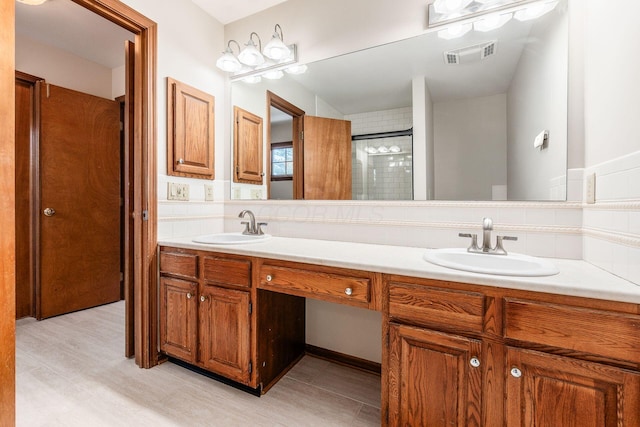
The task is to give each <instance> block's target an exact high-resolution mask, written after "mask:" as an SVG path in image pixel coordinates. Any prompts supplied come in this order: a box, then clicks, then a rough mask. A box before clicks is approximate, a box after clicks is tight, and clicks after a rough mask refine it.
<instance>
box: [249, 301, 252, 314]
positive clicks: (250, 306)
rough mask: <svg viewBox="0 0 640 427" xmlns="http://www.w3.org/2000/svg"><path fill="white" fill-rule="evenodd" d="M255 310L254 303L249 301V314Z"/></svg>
mask: <svg viewBox="0 0 640 427" xmlns="http://www.w3.org/2000/svg"><path fill="white" fill-rule="evenodd" d="M252 312H253V304H252V303H249V314H251V313H252Z"/></svg>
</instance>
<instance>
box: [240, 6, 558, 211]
mask: <svg viewBox="0 0 640 427" xmlns="http://www.w3.org/2000/svg"><path fill="white" fill-rule="evenodd" d="M568 12H569V11H568V7H567V0H561V1H560V2H559V4H558V6H557V7H556V8H555V9H553V10H552V11H551V12H549V13H547V14H546V15H543V16H542V17H540V18H538V19H534V20H530V21H523V22H521V21H517V20H514V19H512V20H511V21H509V22H507V23H506V24H505V25H503V26H502V27H501V28H499V29H496V30H493V31H490V32H479V31H470V32H469V33H467V34H465V35H464V36H463V37H460V38H457V39H453V40H444V39H441V38H439V37H438V35H437V33H436V32H429V33H425V34H423V35H420V36H417V37H414V38H411V39H407V40H402V41H399V42H394V43H390V44H386V45H382V46H377V47H373V48H370V49H366V50H363V51H358V52H353V53H350V54H347V55H342V56H338V57H335V58H330V59H326V60H322V61H318V62H315V63H311V64H308V70H307V72H306V73H304V74H300V75H288V74H286V73H285V76H284V77H283V78H282V79H280V80H266V79H263V80H262V82H260V83H257V84H250V83H247V82H244V81H235V82H233V83H232V86H231V94H232V97H231V98H232V105H234V106H239V107H241V108H243V109H246V110H248V111H251V112H252V113H253V114H256V115H258V116H261V117H263V118H264V119H265V137H264V141H265V142H264V144H265V149H264V150H263V152H264V153H265V155H264V159H263V161H264V164H265V168H264V170H269V171H271V167H272V166H271V163H272V159H271V156H270V153H271V151H272V150H271V148H272V147H271V145H270V144H271V143H274V144H275V143H282V142H287V141H285V140H288V141H291V140H292V139H294V137H296V132H295V131H294V132H293V133H294V135H292V138H287V137H286V135H285V136H283V137H278V138H277V140H276V139H273V138H272V139H271V140H269V139H268V137H267V136H268V133H269V131H268V129H267V128H269V127H270V128H271V132H272V133H273V135H275V132H274V129H276V128H277V127H278V126H279V125H278V124H276V123H275V122H274V123H267V121H266V120H267V117H268V116H271V117H272V120H273V117H274V115H271V114H268V110H267V105H268V103H267V101H266V100H267V91H270V92H272V93H274V94H276V95H277V96H278V97H280V98H282V99H284V100H286V101H288V102H289V103H291V104H293V105H295V106H296V107H297V108H299V109H300V110H301V111H303V112H304V114H305V115H310V116H319V117H324V118H332V119H339V120H342V121H348V122H350V124H351V134H352V141H350V146H351V147H350V151H351V159H350V161H351V175H350V178H348V180H349V181H350V183H349V185H350V186H351V198H353V199H356V200H406V199H414V200H432V199H436V200H565V199H566V173H567V170H566V164H567V102H568V98H567V86H568V85H567V83H568V82H567V80H568ZM300 130H302V129H300ZM402 131H404V132H406V134H405V135H397V134H396V132H402ZM273 135H272V136H273ZM361 135H366V136H361ZM545 135H546V137H545ZM298 136H302V135H301V134H300V135H298ZM538 143H539V144H538ZM535 145H540V146H535ZM274 147H275V148H277V146H274ZM303 148H304V144H303V143H301V144H300V147H298V148H296V147H295V144H293V152H292V153H291V156H292V159H293V164H291V165H289V166H290V167H291V168H293V170H296V168H299V169H298V170H302V169H304V167H305V162H306V164H308V165H310V164H312V163H315V162H320V163H322V162H325V163H328V162H329V163H330V162H332V161H329V160H327V159H326V158H324V157H323V155H322V152H320V153H319V154H318V153H316V154H315V156H314V157H313V158H304V157H303V155H302V153H297V152H296V150H298V151H301V150H303ZM273 167H276V166H273ZM277 167H279V166H277ZM285 168H286V165H285ZM265 178H266V179H265V180H264V181H263V184H262V185H246V184H242V183H232V191H231V195H232V198H234V199H248V198H253V199H256V198H261V199H264V198H267V197H269V196H270V198H272V199H275V198H289V197H292V198H299V199H304V198H306V197H304V188H303V187H301V189H300V191H299V192H298V194H297V195H296V194H295V191H294V192H293V193H287V195H282V193H281V192H278V191H274V189H275V188H276V187H277V186H280V183H281V182H282V181H278V179H279V178H277V177H274V176H273V175H272V174H271V173H269V174H268V176H266V177H265ZM274 184H275V185H274ZM300 185H301V186H302V184H300ZM291 194H293V195H292V196H291Z"/></svg>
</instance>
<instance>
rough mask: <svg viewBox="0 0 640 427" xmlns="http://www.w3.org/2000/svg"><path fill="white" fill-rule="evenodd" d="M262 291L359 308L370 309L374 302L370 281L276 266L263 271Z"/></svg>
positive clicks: (267, 266) (270, 266)
mask: <svg viewBox="0 0 640 427" xmlns="http://www.w3.org/2000/svg"><path fill="white" fill-rule="evenodd" d="M260 287H261V288H262V289H266V290H273V291H275V292H283V293H286V294H290V295H297V296H301V297H309V298H315V299H321V300H325V301H331V302H337V303H340V304H348V305H354V306H357V307H368V306H369V300H370V298H371V297H370V292H371V290H370V288H371V281H370V280H369V279H368V278H365V277H354V276H347V275H341V274H334V273H327V272H322V271H313V270H306V269H298V268H291V267H281V266H274V265H263V266H262V268H261V269H260Z"/></svg>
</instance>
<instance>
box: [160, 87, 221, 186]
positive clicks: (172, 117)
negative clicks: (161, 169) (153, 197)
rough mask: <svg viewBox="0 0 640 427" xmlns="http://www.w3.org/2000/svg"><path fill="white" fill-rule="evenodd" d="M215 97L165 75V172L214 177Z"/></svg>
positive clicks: (192, 176)
mask: <svg viewBox="0 0 640 427" xmlns="http://www.w3.org/2000/svg"><path fill="white" fill-rule="evenodd" d="M214 107H215V98H214V97H213V96H212V95H209V94H208V93H205V92H203V91H201V90H198V89H196V88H194V87H191V86H188V85H186V84H184V83H182V82H179V81H177V80H174V79H172V78H169V77H167V174H168V175H175V176H185V177H191V178H203V179H213V178H214V176H215V174H214V164H215V163H214V152H215V151H214V150H215V128H214V123H215V119H214V111H215V109H214Z"/></svg>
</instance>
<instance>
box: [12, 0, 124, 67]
mask: <svg viewBox="0 0 640 427" xmlns="http://www.w3.org/2000/svg"><path fill="white" fill-rule="evenodd" d="M16 35H17V36H23V37H28V38H30V39H33V40H36V41H38V42H40V43H42V44H45V45H50V46H54V47H57V48H59V49H62V50H66V51H67V52H71V53H73V54H75V55H77V56H80V57H83V58H85V59H88V60H90V61H93V62H96V63H98V64H100V65H103V66H105V67H108V68H116V67H119V66H121V65H123V64H124V41H125V40H133V34H132V33H130V32H129V31H127V30H125V29H123V28H122V27H119V26H118V25H116V24H114V23H112V22H110V21H108V20H106V19H103V18H101V17H99V16H98V15H96V14H95V13H93V12H90V11H88V10H87V9H85V8H84V7H82V6H79V5H77V4H75V3H74V2H72V1H71V0H51V1H48V2H46V3H44V4H43V5H40V6H28V5H25V4H22V3H19V2H16Z"/></svg>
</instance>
